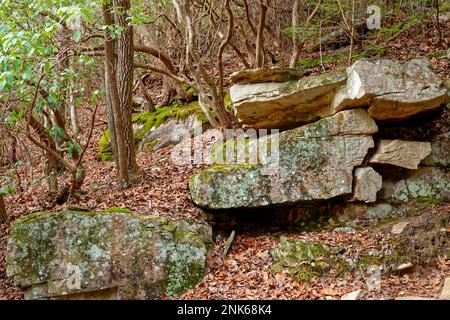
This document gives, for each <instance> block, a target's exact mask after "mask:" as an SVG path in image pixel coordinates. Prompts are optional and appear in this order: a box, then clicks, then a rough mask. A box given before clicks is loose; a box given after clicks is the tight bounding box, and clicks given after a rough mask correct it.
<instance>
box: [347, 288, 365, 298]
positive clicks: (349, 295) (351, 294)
mask: <svg viewBox="0 0 450 320" xmlns="http://www.w3.org/2000/svg"><path fill="white" fill-rule="evenodd" d="M366 295H367V291H366V290H363V289H360V290H356V291H353V292H349V293H347V294H344V295H343V296H342V297H341V300H361V299H363V298H364V297H365V296H366Z"/></svg>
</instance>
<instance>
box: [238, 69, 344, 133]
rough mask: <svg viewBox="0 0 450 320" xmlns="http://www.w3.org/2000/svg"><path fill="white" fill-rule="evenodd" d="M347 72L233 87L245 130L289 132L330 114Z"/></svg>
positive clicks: (239, 115)
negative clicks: (337, 90) (336, 93)
mask: <svg viewBox="0 0 450 320" xmlns="http://www.w3.org/2000/svg"><path fill="white" fill-rule="evenodd" d="M345 79H346V77H345V75H344V74H343V73H327V74H321V75H318V76H311V77H304V78H302V79H300V80H298V81H289V82H268V83H258V84H236V85H234V86H232V87H231V89H230V93H231V100H232V101H233V104H234V108H235V112H236V116H237V117H238V119H239V120H240V121H241V122H242V123H243V125H244V127H251V128H255V129H261V128H266V129H285V128H293V127H295V126H296V125H299V124H305V123H310V122H313V121H316V120H318V119H319V118H323V117H326V116H329V115H330V113H329V112H330V105H331V102H332V100H333V97H334V94H335V89H336V88H337V87H338V86H340V85H342V84H343V83H344V81H345Z"/></svg>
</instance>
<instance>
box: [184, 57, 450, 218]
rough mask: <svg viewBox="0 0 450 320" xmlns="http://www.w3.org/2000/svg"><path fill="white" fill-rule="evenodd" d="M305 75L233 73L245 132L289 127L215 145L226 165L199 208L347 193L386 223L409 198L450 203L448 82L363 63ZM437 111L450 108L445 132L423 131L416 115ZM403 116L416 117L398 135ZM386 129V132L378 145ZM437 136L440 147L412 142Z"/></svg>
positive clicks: (210, 174)
mask: <svg viewBox="0 0 450 320" xmlns="http://www.w3.org/2000/svg"><path fill="white" fill-rule="evenodd" d="M296 76H297V75H296V74H295V72H294V71H293V70H290V69H276V68H275V69H261V70H244V71H240V72H238V73H236V74H235V75H233V82H234V85H233V86H232V88H231V100H232V102H233V104H234V108H235V112H236V115H237V117H238V119H239V120H240V121H241V123H242V124H243V126H244V128H255V129H260V128H262V129H280V130H286V131H284V132H281V133H277V134H272V135H269V136H263V135H264V133H262V134H261V135H262V136H263V137H262V138H260V139H254V136H255V135H254V134H253V135H252V134H250V133H248V135H247V136H246V135H245V134H240V135H237V134H236V136H238V138H237V139H235V140H231V141H227V142H225V143H224V144H220V145H216V146H214V147H213V149H212V150H213V152H212V157H211V159H213V162H215V163H216V164H218V165H216V166H213V167H211V168H209V169H206V170H204V171H201V172H199V173H197V174H196V175H194V176H193V177H192V178H191V180H190V191H191V195H192V199H193V201H194V202H195V203H196V204H197V205H199V206H200V207H204V208H207V209H231V208H256V207H268V206H277V207H282V206H286V205H292V204H296V205H297V206H308V205H314V204H317V203H318V202H321V201H322V200H329V199H333V198H336V197H340V199H341V201H340V203H341V205H342V207H346V206H347V207H349V208H350V207H352V208H353V207H354V208H356V207H360V208H361V210H362V211H364V214H365V216H366V217H369V219H382V218H384V217H386V216H388V215H391V214H392V213H393V212H400V211H401V210H400V209H399V210H397V209H398V208H397V207H396V204H397V203H399V200H400V202H403V201H408V199H419V198H423V197H425V198H427V197H437V199H441V198H442V199H445V198H446V197H449V195H447V194H448V190H447V189H448V184H447V182H448V173H447V171H446V170H447V168H448V167H449V165H448V164H449V154H448V152H449V151H448V150H450V146H449V135H448V133H446V134H442V135H440V136H437V137H436V134H439V133H442V132H445V131H444V130H445V129H446V128H447V126H448V124H446V123H445V121H441V120H445V119H446V111H445V110H446V109H444V108H441V109H439V108H440V107H441V106H443V105H444V104H445V102H447V101H448V100H449V96H450V95H449V92H448V88H447V86H448V84H445V82H444V81H442V80H441V79H439V77H438V76H437V75H436V74H435V73H434V72H433V70H432V69H431V67H430V65H429V64H428V62H426V61H425V60H411V61H406V62H398V61H391V60H378V61H370V60H360V61H357V62H356V63H354V64H353V65H352V66H351V67H350V68H348V69H347V74H342V73H326V74H322V75H317V76H308V77H303V78H300V79H299V80H292V79H293V78H295V77H296ZM283 80H285V81H283ZM431 110H434V111H435V112H433V113H429V114H427V115H426V117H424V119H430V118H431V117H435V116H436V115H438V112H440V111H442V116H443V118H442V119H440V121H437V122H435V123H436V128H433V129H431V128H430V124H429V123H428V122H426V121H428V120H424V123H423V126H422V127H420V128H419V129H420V130H418V131H417V132H414V129H413V128H416V125H417V123H418V122H419V123H420V118H419V117H418V116H416V117H413V118H412V119H409V120H407V119H408V118H409V117H411V116H413V115H416V114H419V113H425V112H428V111H431ZM400 120H406V121H402V122H401V123H400V124H398V126H399V128H400V129H399V130H396V125H397V124H396V123H397V122H399V121H400ZM375 121H378V122H377V123H376V122H375ZM433 121H434V120H433ZM433 123H434V122H433ZM412 124H414V126H413V125H412ZM377 125H378V126H381V127H382V128H383V130H382V131H381V132H380V133H379V134H377V135H374V139H375V141H374V140H373V139H372V135H373V134H374V133H376V132H377V131H378V127H377ZM403 127H407V128H408V130H401V128H403ZM292 128H293V129H292ZM443 129H444V130H443ZM394 131H395V134H394V133H393V132H394ZM249 132H250V131H249ZM252 132H254V131H252ZM418 132H419V133H418ZM411 133H412V134H411ZM422 133H424V135H422ZM242 137H245V138H242ZM434 137H436V139H434V140H433V141H431V143H430V142H424V141H410V140H413V139H417V140H422V139H430V140H431V139H433V138H434ZM380 138H381V140H379V139H380ZM398 138H401V139H405V140H399V139H398ZM393 139H396V140H393ZM374 144H375V148H374V149H372V147H374ZM269 146H271V147H274V149H273V150H275V151H276V152H274V151H273V150H272V151H271V156H270V157H268V158H267V159H266V160H267V161H262V160H261V159H259V161H257V160H255V159H256V158H255V155H257V154H259V155H260V154H261V150H263V152H262V153H263V154H264V153H265V152H266V151H267V150H268V149H270V148H269ZM369 149H372V150H369ZM243 155H244V156H243ZM236 158H239V159H236ZM275 159H276V161H275ZM420 166H422V167H420ZM385 169H391V171H392V170H393V171H394V172H389V170H385ZM406 169H407V170H406ZM413 170H416V171H413ZM377 198H382V201H377V200H378V199H377ZM336 202H339V200H337V199H336V201H332V203H333V204H335V203H336ZM349 202H355V203H349ZM323 203H325V204H326V203H330V201H323ZM359 210H360V209H358V210H357V211H359Z"/></svg>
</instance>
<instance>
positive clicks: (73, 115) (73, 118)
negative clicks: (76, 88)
mask: <svg viewBox="0 0 450 320" xmlns="http://www.w3.org/2000/svg"><path fill="white" fill-rule="evenodd" d="M68 93H69V110H70V124H71V127H72V133H73V135H74V136H75V137H78V136H79V135H80V131H81V129H80V122H79V121H78V114H77V107H76V106H75V98H74V95H73V87H72V84H70V85H69V88H68Z"/></svg>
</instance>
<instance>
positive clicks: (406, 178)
mask: <svg viewBox="0 0 450 320" xmlns="http://www.w3.org/2000/svg"><path fill="white" fill-rule="evenodd" d="M391 179H392V180H390V179H388V178H387V177H386V178H385V179H384V180H383V188H382V189H381V191H380V193H379V194H380V195H381V197H382V198H383V199H386V200H394V201H404V202H406V201H409V200H413V199H418V198H432V199H433V200H436V201H438V200H439V199H444V200H445V199H446V198H447V197H448V195H447V193H448V192H449V190H450V170H449V169H448V168H438V167H420V168H419V169H418V170H415V171H411V172H408V173H406V174H405V175H402V177H401V178H398V177H392V178H391Z"/></svg>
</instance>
